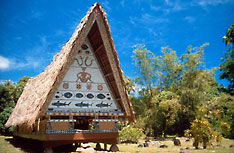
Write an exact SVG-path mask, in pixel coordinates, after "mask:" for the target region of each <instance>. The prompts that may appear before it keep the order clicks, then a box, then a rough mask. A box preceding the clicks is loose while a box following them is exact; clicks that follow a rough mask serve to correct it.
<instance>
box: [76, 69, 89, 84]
mask: <svg viewBox="0 0 234 153" xmlns="http://www.w3.org/2000/svg"><path fill="white" fill-rule="evenodd" d="M85 70H86V68H85V67H82V72H79V73H77V82H79V81H81V82H88V81H90V82H93V81H92V80H91V77H92V76H91V74H89V73H88V72H85Z"/></svg>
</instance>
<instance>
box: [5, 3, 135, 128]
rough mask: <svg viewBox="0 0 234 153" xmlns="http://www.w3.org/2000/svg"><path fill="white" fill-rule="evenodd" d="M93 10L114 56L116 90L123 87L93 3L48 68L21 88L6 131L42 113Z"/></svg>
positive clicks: (85, 31)
mask: <svg viewBox="0 0 234 153" xmlns="http://www.w3.org/2000/svg"><path fill="white" fill-rule="evenodd" d="M95 9H99V11H100V12H101V13H100V14H98V15H99V16H101V17H102V19H103V22H104V25H105V30H106V33H107V35H108V38H107V39H108V42H109V45H110V46H111V50H112V55H114V58H113V59H110V60H112V62H111V63H115V65H116V67H117V71H118V72H117V73H118V74H116V75H117V77H118V78H119V80H120V81H119V83H120V84H119V86H122V87H124V86H125V83H124V80H123V74H122V71H121V69H120V65H119V60H118V57H117V53H116V51H115V49H114V44H113V40H112V38H111V35H110V29H109V25H108V22H107V19H106V15H105V12H104V11H103V9H102V8H101V6H100V4H99V3H95V4H94V5H93V6H92V7H91V8H90V9H89V11H88V12H87V14H86V16H85V17H84V18H83V19H82V20H81V22H80V24H79V25H78V27H77V28H76V30H75V32H74V33H73V35H72V37H71V38H70V39H69V41H68V42H67V43H66V44H65V45H64V46H63V47H62V49H61V51H60V52H59V53H58V54H57V55H56V56H55V57H54V59H53V61H52V62H51V64H50V65H48V66H47V67H46V69H45V70H44V71H43V72H42V73H41V74H39V75H38V76H36V77H33V78H31V79H30V80H29V81H28V83H27V84H26V86H25V89H24V91H23V93H22V95H21V96H20V98H19V100H18V102H17V104H16V106H15V108H14V110H13V112H12V113H11V115H10V117H9V119H8V121H7V123H6V124H5V126H6V127H9V126H17V125H22V124H25V125H27V126H32V125H33V124H34V123H35V121H36V120H37V119H38V117H39V116H40V115H42V114H44V113H45V110H46V108H47V107H48V105H49V103H50V101H51V100H52V98H53V96H54V94H55V92H56V91H57V89H58V87H59V85H60V83H61V82H62V80H63V78H64V76H65V74H66V72H67V70H68V69H69V67H70V65H71V64H72V61H73V60H74V58H75V54H76V51H77V49H78V47H79V46H81V44H82V43H83V42H84V41H85V38H86V37H87V34H88V32H89V30H90V28H91V26H92V24H93V22H94V20H95V18H96V16H95V15H97V14H94V12H95ZM121 90H122V91H124V92H123V93H122V94H123V96H124V98H125V100H124V101H123V103H124V106H125V111H126V113H127V116H128V117H131V118H134V115H133V111H132V106H131V103H130V101H129V98H128V95H127V91H126V89H125V88H124V90H123V89H121Z"/></svg>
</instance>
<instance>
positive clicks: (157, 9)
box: [150, 5, 161, 11]
mask: <svg viewBox="0 0 234 153" xmlns="http://www.w3.org/2000/svg"><path fill="white" fill-rule="evenodd" d="M150 9H151V10H153V11H159V10H161V7H160V6H153V5H150Z"/></svg>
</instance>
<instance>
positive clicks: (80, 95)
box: [76, 93, 84, 98]
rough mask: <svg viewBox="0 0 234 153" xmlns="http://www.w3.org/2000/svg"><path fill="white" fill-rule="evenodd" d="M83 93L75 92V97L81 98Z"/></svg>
mask: <svg viewBox="0 0 234 153" xmlns="http://www.w3.org/2000/svg"><path fill="white" fill-rule="evenodd" d="M83 96H84V95H83V94H82V93H77V94H76V98H82V97H83Z"/></svg>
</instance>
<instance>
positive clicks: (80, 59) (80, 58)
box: [75, 56, 83, 66]
mask: <svg viewBox="0 0 234 153" xmlns="http://www.w3.org/2000/svg"><path fill="white" fill-rule="evenodd" d="M75 60H76V62H77V64H78V65H79V66H82V65H83V57H82V56H79V58H76V59H75Z"/></svg>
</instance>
